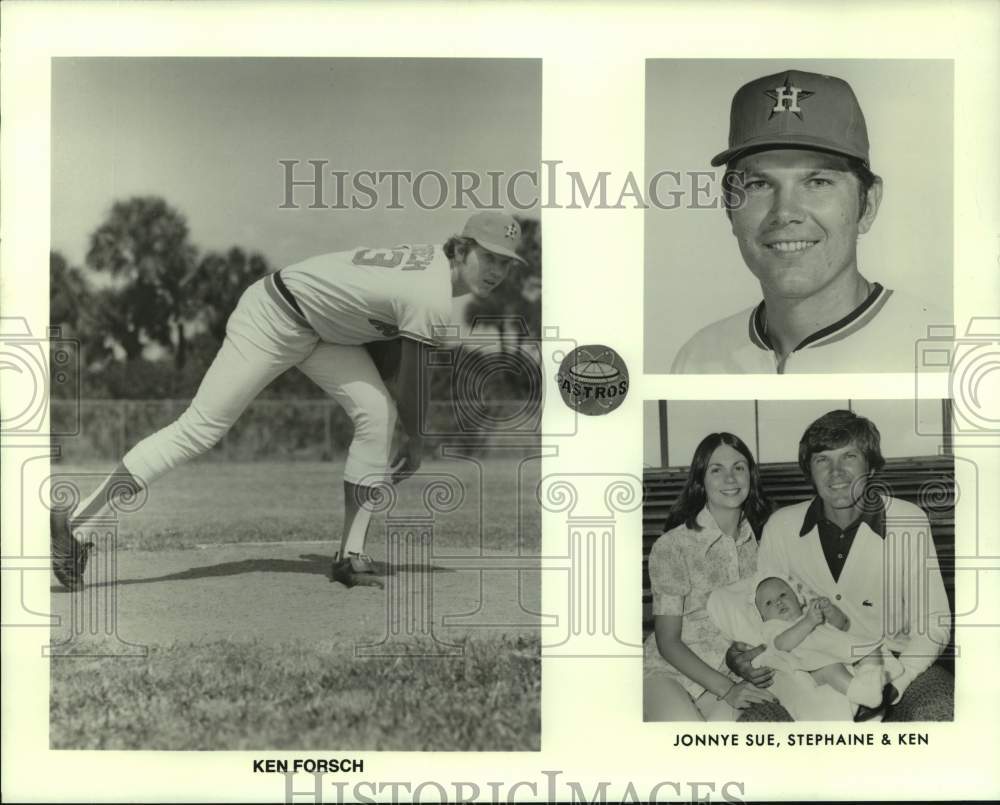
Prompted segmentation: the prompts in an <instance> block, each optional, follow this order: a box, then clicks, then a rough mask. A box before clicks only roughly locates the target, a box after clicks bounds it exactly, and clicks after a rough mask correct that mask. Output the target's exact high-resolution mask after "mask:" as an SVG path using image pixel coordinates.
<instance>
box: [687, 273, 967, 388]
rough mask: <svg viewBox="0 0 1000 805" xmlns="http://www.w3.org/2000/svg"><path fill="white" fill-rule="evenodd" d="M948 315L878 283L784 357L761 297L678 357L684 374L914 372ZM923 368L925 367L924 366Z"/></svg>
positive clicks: (706, 331)
mask: <svg viewBox="0 0 1000 805" xmlns="http://www.w3.org/2000/svg"><path fill="white" fill-rule="evenodd" d="M951 324H952V320H951V317H950V316H946V315H945V314H944V313H942V312H940V311H938V310H936V309H935V308H933V307H931V306H929V305H928V304H926V303H925V302H922V301H921V300H918V299H915V298H913V297H911V296H908V295H907V294H904V293H900V292H899V291H890V290H888V289H886V288H883V287H882V286H881V285H879V284H878V283H875V284H874V287H873V289H872V292H871V294H869V296H868V298H867V299H865V301H864V302H862V303H861V304H860V305H859V306H858V307H857V308H855V309H854V310H853V311H851V312H850V313H849V314H848V315H847V316H845V317H844V318H842V319H840V321H836V322H834V323H833V324H830V325H828V326H827V327H824V328H822V329H821V330H818V331H817V332H815V333H813V334H812V335H810V336H809V337H808V338H806V339H805V340H803V341H802V343H801V344H799V345H798V347H796V348H795V350H793V351H792V352H791V353H790V354H789V355H788V356H787V357H786V358H785V360H784V361H781V360H779V359H778V355H777V354H776V353H775V352H774V349H773V347H772V345H771V342H770V340H769V339H768V337H767V328H766V311H765V307H764V303H763V302H761V303H760V304H759V305H757V306H756V307H754V308H750V309H748V310H744V311H741V312H740V313H737V314H736V315H735V316H730V317H729V318H727V319H723V320H722V321H717V322H715V323H714V324H710V325H708V326H707V327H705V328H704V329H702V330H700V331H699V332H697V333H696V334H695V335H694V336H693V337H692V338H691V339H690V340H689V341H688V342H687V343H686V344H685V345H684V346H683V347H682V348H681V351H680V352H679V353H678V355H677V357H676V358H675V359H674V364H673V367H672V369H671V371H673V372H676V373H680V374H683V373H686V374H713V373H714V374H737V373H767V374H775V373H777V374H791V373H799V372H913V371H914V370H915V369H916V367H917V364H916V356H917V345H918V342H919V341H921V340H923V339H926V338H927V328H928V326H932V325H936V326H941V325H951ZM923 369H924V367H921V370H923Z"/></svg>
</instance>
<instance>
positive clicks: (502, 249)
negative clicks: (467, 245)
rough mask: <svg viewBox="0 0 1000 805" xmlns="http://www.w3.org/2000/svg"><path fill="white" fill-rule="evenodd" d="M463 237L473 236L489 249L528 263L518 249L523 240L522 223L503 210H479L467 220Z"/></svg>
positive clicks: (477, 241)
mask: <svg viewBox="0 0 1000 805" xmlns="http://www.w3.org/2000/svg"><path fill="white" fill-rule="evenodd" d="M462 237H463V238H472V239H473V240H474V241H476V243H478V244H479V245H480V246H482V247H483V248H484V249H486V250H487V251H491V252H493V253H494V254H502V255H503V256H504V257H511V258H513V259H514V260H518V261H519V262H521V263H524V264H525V265H527V261H526V260H525V259H524V258H522V257H521V255H519V254H518V253H517V252H516V251H514V249H515V248H517V244H519V243H520V242H521V225H520V224H518V222H517V221H515V220H514V219H513V218H511V217H510V216H509V215H505V214H504V213H502V212H477V213H476V214H475V215H473V216H471V217H470V218H469V220H468V221H466V222H465V229H463V230H462Z"/></svg>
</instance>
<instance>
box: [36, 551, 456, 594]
mask: <svg viewBox="0 0 1000 805" xmlns="http://www.w3.org/2000/svg"><path fill="white" fill-rule="evenodd" d="M332 563H333V556H332V555H329V556H327V555H323V554H317V553H305V554H300V555H299V558H298V559H273V558H272V559H241V560H239V561H236V562H220V563H219V564H217V565H205V566H203V567H192V568H189V569H188V570H181V571H178V572H176V573H167V574H165V575H163V576H147V577H144V578H141V579H118V580H117V581H116V582H108V581H103V582H95V583H92V584H88V585H87V586H88V587H107V586H108V585H110V584H118V585H119V586H125V585H129V584H156V583H158V582H163V581H196V580H198V579H212V578H220V577H223V576H240V575H243V574H246V573H305V574H307V575H314V576H326V577H327V578H329V577H330V565H331V564H332ZM374 564H375V575H376V576H380V577H385V576H395V575H398V574H399V573H402V572H407V573H454V572H455V571H454V570H452V569H450V568H447V567H441V566H438V565H415V564H398V565H392V566H389V565H387V564H386V563H385V562H375V563H374ZM51 590H52V592H54V593H58V592H67V591H66V590H64V589H63V588H62V587H60V586H55V585H53V586H52V587H51Z"/></svg>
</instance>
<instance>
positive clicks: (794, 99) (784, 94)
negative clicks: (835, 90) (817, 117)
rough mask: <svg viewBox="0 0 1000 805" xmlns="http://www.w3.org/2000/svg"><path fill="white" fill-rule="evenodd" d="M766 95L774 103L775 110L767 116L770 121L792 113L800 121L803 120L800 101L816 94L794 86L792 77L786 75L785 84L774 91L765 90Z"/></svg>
mask: <svg viewBox="0 0 1000 805" xmlns="http://www.w3.org/2000/svg"><path fill="white" fill-rule="evenodd" d="M764 94H765V95H766V96H767V97H768V98H770V99H771V100H772V101H774V108H773V109H771V114H769V115H768V116H767V119H768V120H770V119H771V118H772V117H774V116H775V115H777V114H780V113H782V112H791V113H792V114H793V115H795V116H796V117H797V118H798V119H799V120H802V119H803V118H802V107H801V106H799V101H804V100H805V99H806V98H811V97H812V96H813V95H815V94H816V93H815V92H810V91H809V90H807V89H802V88H801V87H796V86H793V85H792V79H791V76H788V75H786V76H785V83H784V84H782V85H781V86H780V87H775V88H774V89H768V90H764Z"/></svg>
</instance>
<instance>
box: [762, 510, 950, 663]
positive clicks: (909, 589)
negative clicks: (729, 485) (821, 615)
mask: <svg viewBox="0 0 1000 805" xmlns="http://www.w3.org/2000/svg"><path fill="white" fill-rule="evenodd" d="M883 503H884V504H885V520H884V522H885V535H884V536H883V535H881V534H879V533H877V532H875V531H873V530H872V528H871V526H870V525H869V524H868V523H867V522H865V521H864V520H862V522H861V524H860V526H859V527H858V531H857V533H856V534H855V536H854V541H853V542H852V543H851V548H850V551H849V552H848V554H847V559H846V561H845V563H844V567H843V569H842V570H841V572H840V576H839V577H838V578H837V580H836V581H834V579H833V575H832V573H831V572H830V566H829V564H828V563H827V559H826V555H825V554H824V552H823V546H822V545H821V543H820V539H819V528H818V526H816V525H815V524H813V525H812V528H811V529H809V530H808V531H806V532H805V533H803V528H804V527H805V526H806V522H805V520H806V512H807V511H808V510H809V507H810V506H811V505H812V501H811V500H807V501H804V502H802V503H797V504H795V505H793V506H787V507H786V508H784V509H779V510H778V511H777V512H775V513H774V514H773V515H771V518H770V519H769V520H768V521H767V525H766V526H765V527H764V536H763V538H762V539H761V543H760V551H759V553H758V555H757V568H758V572H759V573H760V574H774V575H776V576H784V577H787V576H789V575H791V576H794V577H795V578H796V579H798V580H800V581H802V582H803V583H804V584H805V585H806V586H807V587H810V588H812V589H813V590H815V591H816V592H817V593H820V594H822V595H826V596H828V597H829V598H830V600H831V601H832V602H833V603H834V604H836V605H837V606H838V607H839V608H840V609H841V610H842V611H843V612H844V614H845V615H847V617H848V618H850V619H851V628H850V632H851V634H852V635H855V636H858V637H861V638H863V639H865V640H867V641H868V643H869V644H870V645H871V647H872V648H874V647H875V646H876V645H878V644H879V643H881V642H882V641H883V640H885V645H886V646H887V647H888V648H890V649H892V650H894V651H899V652H902V656H900V660H901V661H902V663H903V665H904V666H905V667H906V668H907V669H908V670H909V672H910V673H911V675H912V676H914V677H915V676H916V675H917V674H919V673H921V672H922V671H923V670H924V669H926V668H927V667H928V666H930V665H931V663H933V662H934V660H935V659H936V658H937V656H938V655H939V654H940V653H941V652H942V650H943V649H944V647H945V645H947V643H948V637H949V634H950V626H949V625H948V616H949V615H950V613H951V608H950V606H949V605H948V596H947V593H946V592H945V588H944V582H943V581H942V579H941V571H940V570H939V569H938V567H937V552H936V550H935V548H934V540H933V538H932V536H931V528H930V524H929V523H928V521H927V515H926V514H924V512H923V510H922V509H920V508H919V507H918V506H914V505H913V504H912V503H908V502H907V501H905V500H899V499H898V498H892V497H885V496H883Z"/></svg>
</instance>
